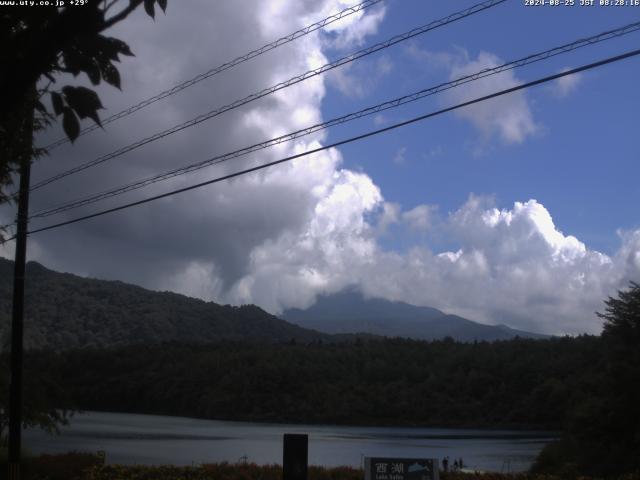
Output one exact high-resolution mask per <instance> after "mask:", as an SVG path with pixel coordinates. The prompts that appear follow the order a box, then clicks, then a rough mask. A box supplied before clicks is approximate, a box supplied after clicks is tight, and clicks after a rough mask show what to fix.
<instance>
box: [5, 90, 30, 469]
mask: <svg viewBox="0 0 640 480" xmlns="http://www.w3.org/2000/svg"><path fill="white" fill-rule="evenodd" d="M32 95H33V96H30V97H29V101H28V102H27V105H26V108H25V110H24V113H25V115H24V122H25V123H24V126H23V128H22V129H20V130H21V133H22V134H23V135H24V136H23V138H22V139H18V140H17V142H18V143H20V144H21V145H20V147H21V148H19V150H18V151H19V156H20V167H19V169H20V190H19V192H18V215H17V219H16V223H17V225H18V231H17V234H16V251H15V263H14V270H13V310H12V316H11V386H10V390H9V480H19V479H20V456H21V445H22V371H23V366H22V359H23V336H24V335H23V333H24V274H25V262H26V257H27V223H28V221H29V220H28V219H29V181H30V176H31V157H32V152H33V120H34V101H35V95H36V92H35V88H34V89H33V91H32ZM22 142H24V143H22Z"/></svg>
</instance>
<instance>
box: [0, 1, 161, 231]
mask: <svg viewBox="0 0 640 480" xmlns="http://www.w3.org/2000/svg"><path fill="white" fill-rule="evenodd" d="M143 1H144V8H145V10H146V11H147V13H148V14H149V15H150V16H151V17H153V16H154V14H155V8H154V6H155V4H157V5H158V6H159V7H160V8H161V9H162V10H165V8H166V6H167V2H166V0H129V1H120V0H113V1H110V2H104V1H88V2H86V4H85V5H82V6H81V7H78V6H69V5H67V6H63V7H60V8H54V7H39V8H2V9H0V64H1V65H2V69H1V70H0V94H1V96H2V99H3V100H2V108H1V109H0V203H2V202H3V201H7V200H9V199H10V197H9V196H8V195H7V194H6V192H5V191H4V187H6V186H7V185H10V184H11V181H12V174H13V173H14V172H16V171H17V170H18V168H19V166H20V165H21V163H22V162H24V161H31V160H32V159H33V158H35V157H36V156H38V155H40V154H42V153H44V152H43V151H42V150H38V149H34V147H33V145H32V132H33V131H37V130H41V129H43V128H45V127H46V126H48V125H49V124H50V123H51V121H52V120H54V119H55V118H56V117H58V116H62V125H63V128H64V131H65V133H66V135H67V136H68V137H69V139H70V140H72V141H73V140H75V139H76V138H77V137H78V134H79V132H80V122H79V120H81V119H85V118H90V119H92V120H93V121H94V122H96V123H98V124H99V123H100V118H99V116H98V110H100V109H101V108H102V103H101V102H100V99H99V98H98V95H97V94H96V93H95V92H94V91H93V90H91V89H89V88H85V87H78V86H64V87H62V88H60V89H57V90H54V89H52V85H54V84H55V82H56V79H57V78H58V76H59V75H60V74H65V73H66V74H71V75H73V76H78V75H80V74H85V75H86V76H87V77H88V78H89V80H90V81H91V83H92V84H93V85H98V84H99V83H100V82H101V81H105V82H106V83H109V84H111V85H113V86H114V87H117V88H120V74H119V72H118V69H117V67H116V65H115V62H118V61H119V57H120V55H133V53H132V52H131V50H130V49H129V47H128V46H127V44H126V43H124V42H123V41H121V40H118V39H117V38H112V37H107V36H105V35H103V32H104V31H105V30H107V29H109V28H110V27H112V26H113V25H115V24H117V23H119V22H121V21H122V20H124V19H125V18H126V17H127V16H128V15H129V14H130V13H131V12H133V11H134V10H135V9H136V8H137V7H138V6H139V5H141V4H142V3H143ZM68 3H69V2H67V4H68ZM47 80H48V83H47ZM47 97H48V98H49V99H50V100H51V107H52V113H51V112H50V110H49V108H47V106H46V105H45V103H47V102H46V100H45V98H47ZM0 233H1V232H0ZM0 239H1V237H0Z"/></svg>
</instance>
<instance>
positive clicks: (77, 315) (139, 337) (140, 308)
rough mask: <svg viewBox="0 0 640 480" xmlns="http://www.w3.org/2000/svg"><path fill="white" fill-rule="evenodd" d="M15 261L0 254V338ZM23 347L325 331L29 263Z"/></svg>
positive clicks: (305, 335)
mask: <svg viewBox="0 0 640 480" xmlns="http://www.w3.org/2000/svg"><path fill="white" fill-rule="evenodd" d="M12 275H13V262H11V261H9V260H5V259H2V258H0V335H1V337H0V338H3V346H4V343H6V341H7V338H6V332H7V330H8V326H9V324H10V317H11V292H12V288H13V287H12ZM25 288H26V291H25V309H26V310H25V345H26V347H27V349H39V348H52V349H55V350H62V349H72V348H85V347H107V346H115V345H130V344H143V343H144V344H159V343H163V342H185V343H206V342H215V341H219V340H223V339H224V340H262V341H276V342H279V341H289V340H291V339H296V340H299V341H312V340H318V339H327V338H329V336H328V335H325V334H321V333H318V332H314V331H311V330H306V329H304V328H301V327H299V326H297V325H292V324H290V323H287V322H285V321H283V320H280V319H279V318H277V317H274V316H273V315H270V314H269V313H267V312H265V311H264V310H262V309H260V308H258V307H256V306H254V305H246V306H242V307H233V306H229V305H227V306H222V305H218V304H216V303H213V302H204V301H202V300H198V299H194V298H189V297H186V296H184V295H178V294H176V293H170V292H153V291H150V290H146V289H144V288H141V287H136V286H135V285H130V284H126V283H123V282H117V281H104V280H93V279H87V278H82V277H78V276H76V275H71V274H67V273H58V272H54V271H52V270H49V269H47V268H45V267H43V266H42V265H40V264H38V263H35V262H29V263H28V264H27V281H26V287H25Z"/></svg>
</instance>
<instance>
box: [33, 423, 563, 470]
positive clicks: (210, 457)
mask: <svg viewBox="0 0 640 480" xmlns="http://www.w3.org/2000/svg"><path fill="white" fill-rule="evenodd" d="M284 433H307V434H308V435H309V463H310V464H312V465H324V466H338V465H351V466H354V467H359V466H360V465H361V463H362V458H363V457H365V456H368V457H369V456H370V457H385V456H395V457H422V458H444V457H445V456H449V457H450V458H451V463H453V459H454V458H460V457H462V458H463V459H464V462H465V464H466V465H468V466H469V467H471V468H477V469H480V470H494V471H501V470H505V471H506V470H507V469H509V470H510V471H523V470H526V469H527V468H528V467H529V466H530V465H531V463H532V462H533V460H534V458H535V456H536V455H537V454H538V452H539V451H540V450H541V449H542V447H543V446H544V445H545V444H546V443H548V442H549V441H550V440H551V439H553V437H554V435H553V434H551V433H549V432H521V431H509V430H468V429H435V428H381V427H338V426H324V425H282V424H255V423H244V422H222V421H213V420H199V419H194V418H183V417H164V416H156V415H133V414H120V413H99V412H86V413H82V414H76V415H75V416H74V417H73V418H72V420H71V425H69V426H67V427H63V428H62V429H61V434H60V435H59V436H51V435H47V434H45V433H43V432H41V431H39V430H27V431H26V432H25V434H24V443H25V447H26V448H27V449H28V450H29V451H31V452H33V453H45V452H46V453H60V452H68V451H98V450H104V451H105V452H106V454H107V462H108V463H120V464H149V465H158V464H175V465H192V464H196V465H197V464H200V463H206V462H221V461H227V462H236V461H238V460H239V459H240V458H241V457H244V456H246V457H247V459H248V461H249V462H255V463H258V464H268V463H281V462H282V435H283V434H284Z"/></svg>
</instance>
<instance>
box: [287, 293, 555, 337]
mask: <svg viewBox="0 0 640 480" xmlns="http://www.w3.org/2000/svg"><path fill="white" fill-rule="evenodd" d="M281 318H283V319H285V320H287V321H289V322H291V323H295V324H297V325H300V326H302V327H304V328H312V329H314V330H317V331H321V332H325V333H329V334H346V333H351V334H355V333H367V334H372V335H381V336H386V337H404V338H412V339H416V340H439V339H443V338H446V337H451V338H453V339H454V340H457V341H463V342H470V341H495V340H509V339H512V338H515V337H521V338H549V336H548V335H543V334H539V333H533V332H526V331H523V330H516V329H513V328H511V327H508V326H506V325H485V324H481V323H478V322H474V321H473V320H469V319H467V318H463V317H460V316H458V315H452V314H447V313H444V312H442V311H440V310H438V309H436V308H433V307H420V306H416V305H410V304H408V303H404V302H392V301H389V300H384V299H381V298H367V297H365V296H364V295H363V294H362V292H360V291H359V290H357V289H355V288H349V289H346V290H343V291H341V292H338V293H334V294H332V295H323V296H320V297H318V299H317V301H316V303H314V304H313V305H312V306H311V307H309V308H307V309H304V310H302V309H288V310H285V311H284V312H283V313H282V315H281Z"/></svg>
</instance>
